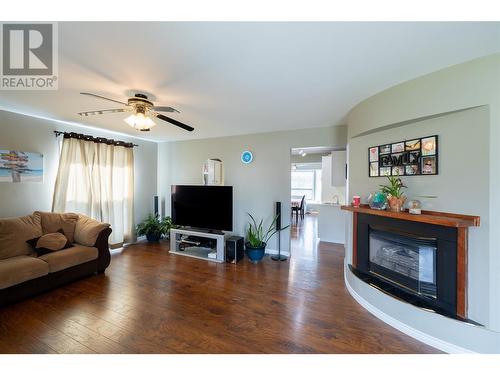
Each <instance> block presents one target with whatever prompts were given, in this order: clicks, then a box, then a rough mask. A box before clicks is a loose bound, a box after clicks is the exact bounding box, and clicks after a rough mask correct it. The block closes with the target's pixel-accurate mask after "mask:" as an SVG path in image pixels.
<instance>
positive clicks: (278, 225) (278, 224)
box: [271, 202, 287, 261]
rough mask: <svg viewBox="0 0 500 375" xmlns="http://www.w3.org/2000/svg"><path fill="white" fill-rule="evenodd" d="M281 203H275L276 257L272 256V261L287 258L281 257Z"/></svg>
mask: <svg viewBox="0 0 500 375" xmlns="http://www.w3.org/2000/svg"><path fill="white" fill-rule="evenodd" d="M281 228H282V225H281V202H276V231H277V232H276V237H277V240H278V241H277V242H278V255H273V256H272V257H271V259H272V260H280V261H285V260H286V259H287V258H286V256H284V255H281Z"/></svg>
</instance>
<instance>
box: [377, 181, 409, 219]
mask: <svg viewBox="0 0 500 375" xmlns="http://www.w3.org/2000/svg"><path fill="white" fill-rule="evenodd" d="M387 178H388V179H389V184H388V185H380V187H381V192H382V193H384V194H385V195H387V201H388V202H389V210H390V211H392V212H400V211H403V207H404V204H405V201H406V197H405V196H404V195H403V188H406V186H405V185H404V184H403V182H402V181H401V178H399V176H387Z"/></svg>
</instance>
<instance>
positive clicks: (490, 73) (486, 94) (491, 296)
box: [346, 54, 500, 352]
mask: <svg viewBox="0 0 500 375" xmlns="http://www.w3.org/2000/svg"><path fill="white" fill-rule="evenodd" d="M431 134H438V135H439V136H440V139H439V142H440V160H439V163H440V165H439V168H440V172H439V175H438V176H413V177H407V178H406V181H405V182H406V185H408V186H409V189H408V192H407V194H408V195H409V196H410V198H411V197H416V196H419V195H437V196H438V199H429V200H423V203H424V207H425V208H428V209H435V210H440V211H449V212H458V213H465V214H476V215H480V216H481V226H480V228H472V229H471V230H470V240H469V300H468V301H469V316H470V318H471V319H473V320H475V321H477V322H479V323H481V324H482V325H484V328H477V327H472V328H471V326H469V325H466V324H464V323H459V322H457V321H454V320H451V319H447V318H443V317H441V316H439V315H436V314H429V313H424V312H423V311H422V310H420V309H418V308H415V307H414V306H411V305H408V304H405V303H401V302H399V301H396V300H394V299H391V300H390V302H388V300H387V298H388V297H387V296H386V295H383V294H382V293H380V292H378V291H376V290H374V289H373V288H370V287H367V285H366V284H363V283H358V282H352V283H351V284H350V288H352V290H353V292H354V293H356V294H357V296H358V297H359V298H360V299H361V300H365V301H369V303H370V306H373V307H374V308H376V309H379V311H381V312H383V313H385V314H387V316H389V317H391V319H394V321H399V322H401V323H402V324H403V325H405V326H408V327H413V328H414V329H415V330H417V331H419V332H421V333H422V334H423V335H424V336H425V335H428V336H429V335H430V336H434V337H435V338H436V339H437V340H438V341H437V342H448V343H450V345H451V346H450V347H457V348H460V347H461V348H465V349H467V350H472V351H478V352H500V333H499V332H500V288H499V287H498V286H499V285H500V272H498V271H497V270H498V269H500V241H498V229H499V228H500V196H499V194H498V187H499V186H500V165H499V163H496V162H495V161H496V160H497V159H498V152H499V151H500V150H499V146H498V145H499V144H500V55H499V54H496V55H493V56H487V57H484V58H480V59H477V60H473V61H470V62H467V63H463V64H460V65H456V66H452V67H449V68H446V69H443V70H440V71H437V72H434V73H431V74H429V75H426V76H423V77H420V78H417V79H415V80H412V81H408V82H405V83H403V84H400V85H398V86H395V87H392V88H390V89H388V90H385V91H383V92H381V93H379V94H377V95H375V96H372V97H370V98H369V99H367V100H365V101H363V102H361V103H360V104H358V105H357V106H356V107H354V108H353V109H352V110H351V112H350V114H349V118H348V150H349V152H348V159H349V183H348V195H349V196H352V195H355V194H360V195H362V196H366V195H367V194H368V193H369V192H370V191H373V190H376V189H377V188H378V185H379V184H381V183H383V179H382V178H369V177H367V175H368V165H367V160H368V155H367V154H368V147H369V146H373V145H378V144H383V143H385V142H387V143H389V142H396V141H399V140H402V139H410V138H412V137H416V136H426V135H431ZM419 199H420V198H419ZM421 200H422V199H421ZM495 229H496V230H495ZM347 239H348V241H347V244H346V253H347V256H346V260H347V262H349V263H350V262H351V253H352V244H351V239H352V227H351V223H349V225H348V229H347ZM346 272H347V273H348V275H346V276H347V278H346V280H351V279H352V277H353V276H352V275H351V274H350V272H349V271H348V269H346Z"/></svg>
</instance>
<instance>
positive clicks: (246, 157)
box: [241, 150, 253, 164]
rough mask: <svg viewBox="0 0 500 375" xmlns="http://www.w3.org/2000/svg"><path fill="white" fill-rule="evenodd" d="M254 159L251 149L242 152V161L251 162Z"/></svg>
mask: <svg viewBox="0 0 500 375" xmlns="http://www.w3.org/2000/svg"><path fill="white" fill-rule="evenodd" d="M252 160H253V154H252V152H251V151H248V150H247V151H243V152H242V153H241V161H242V162H243V163H245V164H250V163H251V162H252Z"/></svg>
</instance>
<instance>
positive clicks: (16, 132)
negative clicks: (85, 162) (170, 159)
mask: <svg viewBox="0 0 500 375" xmlns="http://www.w3.org/2000/svg"><path fill="white" fill-rule="evenodd" d="M54 130H60V131H72V132H77V133H84V134H90V135H94V136H100V137H106V138H113V139H120V140H125V141H129V142H134V143H136V144H138V145H139V147H136V148H135V149H134V159H135V170H134V173H135V181H136V183H135V220H136V222H139V221H140V220H142V219H144V218H145V216H146V215H147V214H148V213H149V212H152V205H153V203H152V202H153V196H154V195H155V194H156V174H157V165H156V162H157V144H156V143H153V142H147V141H142V140H138V139H135V138H130V137H125V136H121V135H116V134H110V133H108V132H100V131H98V130H93V129H87V128H82V127H77V126H70V125H67V124H64V123H60V122H55V121H49V120H42V119H38V118H34V117H29V116H25V115H20V114H16V113H11V112H5V111H0V149H8V150H19V151H29V152H39V153H41V154H43V157H44V180H43V183H20V184H12V183H0V217H9V216H19V215H25V214H30V213H32V212H33V211H34V210H44V211H50V210H51V208H52V195H53V189H54V182H55V178H56V174H57V166H58V141H57V139H56V137H55V136H54V133H53V131H54ZM144 182H146V183H144Z"/></svg>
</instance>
